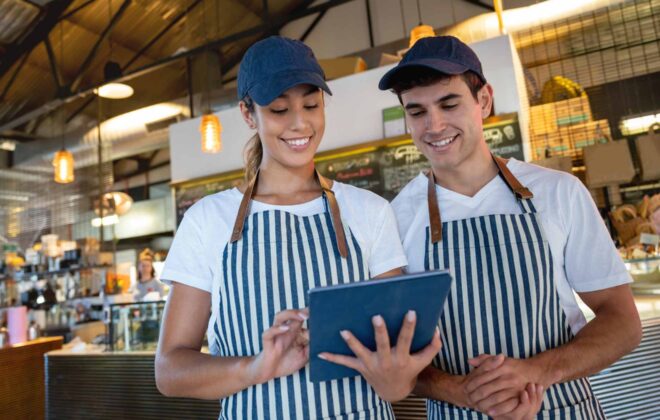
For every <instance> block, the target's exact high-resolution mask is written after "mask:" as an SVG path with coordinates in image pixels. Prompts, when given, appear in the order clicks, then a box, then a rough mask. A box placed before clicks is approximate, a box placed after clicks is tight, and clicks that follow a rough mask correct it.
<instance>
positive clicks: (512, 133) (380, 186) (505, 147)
mask: <svg viewBox="0 0 660 420" xmlns="http://www.w3.org/2000/svg"><path fill="white" fill-rule="evenodd" d="M484 137H485V138H486V141H487V143H488V145H489V147H491V150H493V152H494V153H495V154H497V155H499V156H502V157H515V158H516V159H519V160H524V159H523V154H522V141H521V139H520V127H519V125H518V118H517V114H506V115H503V116H498V117H495V118H490V119H489V120H487V121H485V122H484ZM315 161H316V168H317V169H318V171H319V172H320V173H321V174H322V175H323V176H326V177H328V178H330V179H334V180H337V181H339V182H343V183H345V184H350V185H354V186H356V187H359V188H364V189H366V190H370V191H373V192H374V193H376V194H378V195H380V196H382V197H383V198H385V199H386V200H389V201H391V200H392V199H393V198H394V197H396V195H397V194H398V193H399V191H401V189H403V187H405V186H406V184H407V183H408V182H409V181H410V180H411V179H413V178H414V177H416V176H417V175H418V174H419V173H420V172H421V171H425V170H427V169H428V168H429V167H430V165H429V163H428V161H427V160H426V158H425V157H424V155H422V154H421V153H420V152H419V150H417V147H416V146H415V145H414V144H413V141H412V139H410V138H408V137H407V136H401V137H399V138H394V139H389V140H382V141H379V142H375V143H370V144H363V145H359V146H356V147H353V148H350V149H347V150H341V151H330V152H323V153H319V154H318V155H317V157H316V159H315ZM242 181H243V173H242V172H240V171H237V172H233V173H231V174H223V175H218V176H217V177H211V178H208V179H206V180H197V181H193V182H190V183H182V184H178V185H175V186H174V196H175V203H176V217H177V226H178V225H179V223H181V220H182V219H183V214H184V213H185V212H186V210H188V208H190V206H192V205H193V204H194V203H195V202H196V201H197V200H199V199H201V198H203V197H205V196H207V195H209V194H213V193H216V192H219V191H223V190H226V189H229V188H234V187H235V186H238V185H240V184H241V182H242Z"/></svg>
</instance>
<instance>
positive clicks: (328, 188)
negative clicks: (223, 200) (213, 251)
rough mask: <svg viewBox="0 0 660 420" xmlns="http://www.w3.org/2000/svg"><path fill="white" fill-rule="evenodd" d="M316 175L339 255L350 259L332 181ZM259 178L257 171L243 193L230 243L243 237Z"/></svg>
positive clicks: (316, 173)
mask: <svg viewBox="0 0 660 420" xmlns="http://www.w3.org/2000/svg"><path fill="white" fill-rule="evenodd" d="M315 175H316V177H317V179H318V180H319V185H320V186H321V191H322V192H323V195H324V196H325V199H326V201H327V203H328V207H329V209H330V216H331V217H332V226H333V228H334V231H335V239H336V241H337V248H338V249H339V254H340V255H341V256H342V257H343V258H346V257H348V244H347V243H346V234H345V233H344V225H343V223H342V221H341V213H340V211H339V205H338V204H337V198H336V197H335V193H334V191H332V180H330V179H328V178H325V177H323V176H322V175H321V174H319V173H318V171H315ZM258 178H259V171H257V173H256V174H255V176H254V178H252V180H251V181H250V183H249V184H248V186H247V188H246V189H245V192H244V193H243V199H242V200H241V205H240V206H239V208H238V214H237V215H236V221H235V222H234V230H233V231H232V234H231V239H230V242H236V241H238V240H239V239H240V238H241V236H242V235H243V226H244V225H245V218H246V216H247V213H248V210H249V207H250V201H252V198H253V197H254V192H255V190H254V187H255V185H256V184H257V180H258Z"/></svg>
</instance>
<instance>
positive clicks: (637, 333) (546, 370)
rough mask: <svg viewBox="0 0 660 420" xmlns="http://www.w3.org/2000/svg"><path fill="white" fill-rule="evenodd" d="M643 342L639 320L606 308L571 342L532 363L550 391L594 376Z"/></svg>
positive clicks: (534, 358) (536, 357) (538, 356)
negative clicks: (554, 385) (552, 387)
mask: <svg viewBox="0 0 660 420" xmlns="http://www.w3.org/2000/svg"><path fill="white" fill-rule="evenodd" d="M640 340H641V326H640V321H639V317H638V316H636V312H635V315H634V316H633V315H631V314H630V312H628V313H621V311H618V310H617V309H616V308H605V309H602V310H601V311H599V312H598V313H597V316H596V318H594V319H593V320H591V321H590V322H589V323H587V325H586V326H585V327H584V328H582V329H581V330H580V331H579V332H578V334H577V335H576V336H575V338H574V339H573V340H571V341H570V342H568V343H566V344H564V345H562V346H560V347H557V348H555V349H551V350H548V351H545V352H543V353H539V354H537V355H536V356H534V357H532V358H531V359H529V360H530V361H531V362H532V363H533V364H534V365H535V366H536V367H537V371H538V372H540V376H539V382H538V383H540V384H541V385H544V386H545V387H546V388H547V387H549V386H550V385H552V384H555V383H561V382H567V381H571V380H574V379H578V378H583V377H587V376H590V375H593V374H595V373H597V372H600V371H601V370H603V369H605V368H606V367H608V366H610V365H611V364H612V363H614V362H616V361H617V360H618V359H620V358H621V357H622V356H624V355H625V354H627V353H629V352H631V351H632V350H634V349H635V348H636V347H637V345H638V344H639V342H640Z"/></svg>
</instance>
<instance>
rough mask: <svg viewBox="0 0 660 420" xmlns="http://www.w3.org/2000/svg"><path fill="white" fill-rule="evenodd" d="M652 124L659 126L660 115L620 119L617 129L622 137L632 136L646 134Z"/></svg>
mask: <svg viewBox="0 0 660 420" xmlns="http://www.w3.org/2000/svg"><path fill="white" fill-rule="evenodd" d="M654 124H660V113H658V114H649V115H637V116H632V117H626V118H622V119H621V123H620V124H619V128H621V133H622V134H623V135H624V136H632V135H634V134H641V133H646V132H647V131H649V128H651V126H653V125H654Z"/></svg>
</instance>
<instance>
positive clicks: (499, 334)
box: [424, 200, 605, 419]
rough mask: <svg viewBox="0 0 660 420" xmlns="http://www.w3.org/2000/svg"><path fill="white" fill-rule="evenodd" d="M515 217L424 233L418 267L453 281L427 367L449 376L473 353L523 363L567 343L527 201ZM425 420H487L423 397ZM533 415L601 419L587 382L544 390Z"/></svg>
mask: <svg viewBox="0 0 660 420" xmlns="http://www.w3.org/2000/svg"><path fill="white" fill-rule="evenodd" d="M518 202H519V203H520V207H521V209H522V212H523V213H522V214H505V215H489V216H483V217H475V218H470V219H463V220H456V221H452V222H445V223H443V224H442V241H440V242H437V243H432V241H431V235H430V228H429V227H427V229H426V253H425V261H424V266H425V269H426V270H436V269H448V270H449V271H450V272H451V274H452V276H453V278H454V283H453V285H452V288H451V291H450V294H449V297H448V298H447V303H446V305H445V308H444V312H443V315H442V317H441V319H440V323H439V325H440V332H441V338H442V342H443V347H442V350H441V351H440V353H439V355H438V356H437V357H436V359H435V360H434V364H435V365H436V366H438V367H439V368H441V369H442V370H444V371H446V372H449V373H451V374H455V375H466V374H467V373H468V372H469V371H470V366H469V364H468V360H469V359H470V358H472V357H476V356H478V355H479V354H484V353H487V354H499V353H503V354H505V355H507V356H509V357H515V358H522V359H524V358H528V357H530V356H532V355H534V354H537V353H540V352H543V351H545V350H548V349H552V348H555V347H558V346H561V345H562V344H564V343H567V342H568V341H569V340H571V339H572V338H573V334H572V332H571V329H570V326H569V324H568V322H567V320H566V316H565V314H564V312H563V310H562V308H561V306H560V303H559V296H558V294H557V290H556V285H555V281H554V275H553V265H552V255H551V253H550V249H549V246H548V242H547V240H546V238H545V234H544V232H543V229H542V226H541V224H540V223H539V220H538V217H537V214H536V210H535V208H534V206H533V204H532V202H531V200H518ZM427 412H428V416H429V418H430V419H487V418H488V417H487V416H485V415H483V414H480V413H477V412H475V411H473V410H469V409H462V408H458V407H455V406H453V405H451V404H448V403H446V402H442V401H435V400H429V401H428V402H427ZM538 418H539V419H541V418H544V419H555V418H557V419H564V418H566V419H604V418H605V416H604V414H603V411H602V409H601V407H600V404H599V403H598V401H597V400H596V398H595V397H594V395H593V393H592V391H591V385H590V384H589V381H588V379H586V378H583V379H578V380H575V381H570V382H566V383H562V384H555V385H553V386H551V387H550V388H549V389H548V390H547V391H546V393H545V397H544V401H543V405H542V408H541V412H540V413H539V414H538Z"/></svg>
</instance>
